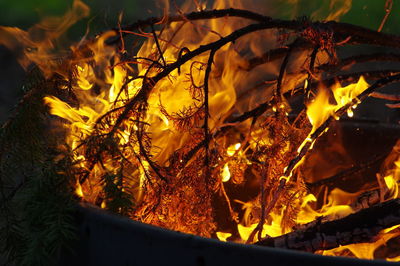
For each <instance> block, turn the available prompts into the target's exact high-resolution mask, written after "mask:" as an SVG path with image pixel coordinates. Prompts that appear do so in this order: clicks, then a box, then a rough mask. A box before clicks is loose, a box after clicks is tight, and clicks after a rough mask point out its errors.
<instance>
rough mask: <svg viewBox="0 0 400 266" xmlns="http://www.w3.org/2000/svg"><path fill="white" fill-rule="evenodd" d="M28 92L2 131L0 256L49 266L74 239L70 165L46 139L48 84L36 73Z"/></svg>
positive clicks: (47, 136)
mask: <svg viewBox="0 0 400 266" xmlns="http://www.w3.org/2000/svg"><path fill="white" fill-rule="evenodd" d="M27 86H28V87H29V88H28V89H27V92H26V94H25V96H24V97H23V99H22V100H21V102H20V103H19V105H18V107H17V110H16V114H15V116H14V117H13V118H11V119H10V120H9V121H8V122H7V123H5V124H4V125H3V127H2V128H1V131H0V185H1V201H0V204H1V205H0V217H4V219H3V218H2V219H1V220H0V237H1V239H2V241H1V244H0V254H3V255H5V256H6V258H7V260H8V262H15V263H16V265H53V264H56V261H57V258H58V256H59V254H60V252H61V251H62V250H63V249H65V248H67V247H68V246H70V245H71V243H72V241H73V240H74V239H76V225H75V222H74V216H73V211H74V207H73V206H74V198H73V196H72V195H73V193H72V191H73V187H72V185H71V184H70V177H69V176H68V175H67V174H66V173H65V169H69V168H70V167H71V166H72V162H71V161H70V160H69V156H67V155H64V156H63V155H62V154H60V153H59V152H58V151H57V149H56V147H57V145H58V143H57V140H56V139H54V138H51V137H49V134H48V131H49V128H50V124H49V117H48V116H47V115H46V108H45V106H44V105H43V100H42V98H43V96H44V95H45V94H47V92H48V90H49V88H51V87H52V86H51V83H49V82H47V81H45V80H44V79H43V78H42V77H41V75H40V74H39V73H38V72H34V73H31V81H28V82H27ZM55 158H57V160H56V159H55ZM3 240H4V241H3Z"/></svg>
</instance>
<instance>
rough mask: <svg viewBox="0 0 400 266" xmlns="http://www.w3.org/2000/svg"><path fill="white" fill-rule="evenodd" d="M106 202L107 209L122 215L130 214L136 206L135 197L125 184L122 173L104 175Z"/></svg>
mask: <svg viewBox="0 0 400 266" xmlns="http://www.w3.org/2000/svg"><path fill="white" fill-rule="evenodd" d="M103 180H104V183H105V186H104V193H105V203H106V206H107V209H108V210H110V211H112V212H114V213H118V214H121V215H129V214H130V213H131V212H132V210H133V206H134V198H133V196H132V194H131V193H130V192H129V189H128V188H125V187H124V185H123V176H122V174H121V173H120V174H117V175H113V174H107V175H105V176H104V177H103Z"/></svg>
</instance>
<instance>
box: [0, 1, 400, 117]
mask: <svg viewBox="0 0 400 266" xmlns="http://www.w3.org/2000/svg"><path fill="white" fill-rule="evenodd" d="M188 1H191V0H188ZM176 2H177V3H178V4H179V3H181V2H183V1H176ZM211 2H212V1H208V5H209V6H211V5H212V3H211ZM236 2H237V1H233V3H236ZM245 2H246V3H249V2H253V3H254V4H257V6H262V7H264V8H265V12H266V13H267V14H266V15H271V16H274V17H280V18H285V19H291V18H296V17H299V16H303V15H307V16H310V17H311V18H312V19H313V20H322V19H324V18H326V17H327V15H328V14H329V13H332V12H334V11H335V10H338V8H340V7H341V6H343V4H345V3H346V2H347V3H351V9H350V10H349V11H348V12H347V13H346V14H345V15H344V16H342V17H341V18H340V21H343V22H348V23H353V24H357V25H361V26H364V27H368V28H371V29H377V28H378V27H379V25H380V23H381V21H382V18H383V16H384V14H385V8H384V6H385V2H386V0H353V1H351V0H253V1H245ZM84 3H86V4H87V5H88V6H89V7H90V9H91V12H90V16H89V17H88V18H85V19H83V20H82V21H80V22H78V23H77V24H76V25H74V26H73V27H72V28H71V29H70V31H69V32H68V36H67V37H68V39H69V40H71V41H78V40H79V38H81V37H82V36H83V35H84V33H85V31H86V28H87V26H88V25H89V28H90V34H91V35H94V34H96V33H99V32H101V31H104V30H106V29H110V28H112V27H115V26H116V25H117V22H118V16H119V14H120V13H121V12H122V13H123V21H122V23H123V24H124V23H126V24H127V23H131V22H134V21H135V20H137V19H140V18H146V17H149V16H158V15H160V14H162V6H163V4H162V3H161V1H156V0H118V1H116V0H114V1H110V0H84ZM71 4H72V1H71V0H68V1H67V0H13V1H9V0H0V14H1V16H0V25H3V26H15V27H19V28H22V29H25V30H26V29H28V28H29V27H30V26H32V25H34V24H35V23H37V22H38V21H40V19H41V18H43V17H45V16H57V15H62V14H63V13H64V12H65V10H67V9H68V8H69V7H70V6H71ZM249 5H250V4H249ZM171 8H172V9H173V5H171ZM249 8H251V6H249ZM399 12H400V2H399V1H398V0H394V4H393V9H392V11H391V14H390V16H389V19H388V21H387V22H386V24H385V27H384V29H383V31H384V32H387V33H393V34H397V33H400V27H399V25H400V16H399V15H398V14H399ZM14 58H15V56H14V55H13V54H12V53H11V52H9V51H7V50H6V49H5V48H4V47H2V46H0V123H2V122H4V121H5V120H6V119H7V118H8V117H9V116H10V114H11V113H12V109H13V107H14V106H15V103H16V102H17V100H18V99H19V98H20V97H21V95H22V86H23V84H24V82H25V80H24V71H23V70H22V69H21V68H20V67H19V66H18V63H17V62H16V61H15V59H14Z"/></svg>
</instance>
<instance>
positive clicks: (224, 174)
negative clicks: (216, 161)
mask: <svg viewBox="0 0 400 266" xmlns="http://www.w3.org/2000/svg"><path fill="white" fill-rule="evenodd" d="M221 175H222V182H228V181H229V179H230V178H231V172H230V171H229V166H228V164H227V163H226V164H225V165H224V168H223V169H222V174H221Z"/></svg>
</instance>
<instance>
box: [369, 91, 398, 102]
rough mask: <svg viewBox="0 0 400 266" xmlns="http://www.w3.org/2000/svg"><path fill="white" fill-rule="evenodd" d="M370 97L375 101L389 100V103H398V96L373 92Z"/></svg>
mask: <svg viewBox="0 0 400 266" xmlns="http://www.w3.org/2000/svg"><path fill="white" fill-rule="evenodd" d="M371 97H374V98H377V99H384V100H389V101H400V94H387V93H381V92H374V93H372V94H371Z"/></svg>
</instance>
